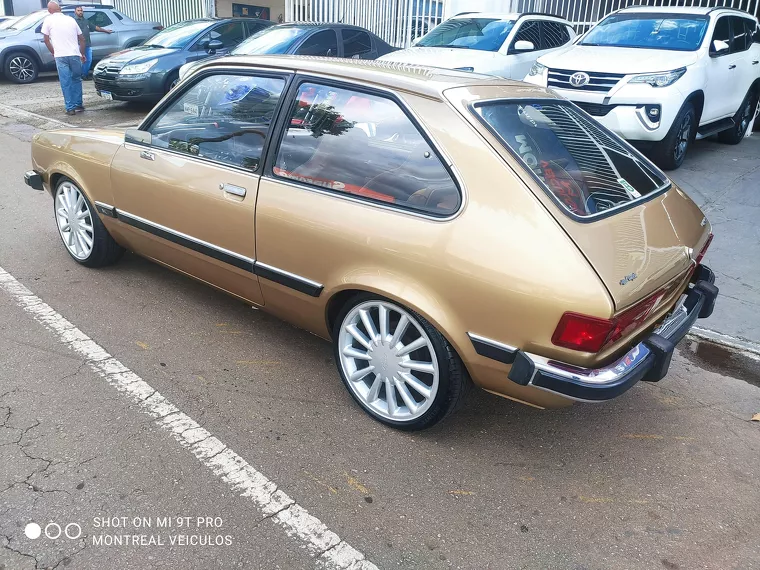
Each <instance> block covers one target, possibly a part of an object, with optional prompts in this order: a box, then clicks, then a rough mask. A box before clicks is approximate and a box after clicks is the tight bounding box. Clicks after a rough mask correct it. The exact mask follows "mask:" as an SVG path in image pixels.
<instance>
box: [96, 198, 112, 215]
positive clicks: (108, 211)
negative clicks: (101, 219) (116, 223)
mask: <svg viewBox="0 0 760 570" xmlns="http://www.w3.org/2000/svg"><path fill="white" fill-rule="evenodd" d="M95 209H96V210H97V211H98V212H100V213H101V214H103V215H104V216H106V217H108V218H115V217H116V208H114V207H113V206H109V205H108V204H104V203H103V202H95Z"/></svg>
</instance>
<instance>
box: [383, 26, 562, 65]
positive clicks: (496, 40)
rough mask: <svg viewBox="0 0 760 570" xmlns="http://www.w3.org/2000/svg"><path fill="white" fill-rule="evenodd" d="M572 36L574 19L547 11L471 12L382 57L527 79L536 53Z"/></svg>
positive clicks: (549, 49) (385, 59)
mask: <svg viewBox="0 0 760 570" xmlns="http://www.w3.org/2000/svg"><path fill="white" fill-rule="evenodd" d="M573 38H575V30H573V26H572V24H570V22H568V21H567V20H563V19H562V18H557V17H555V16H551V15H547V14H534V13H527V14H516V13H509V14H501V13H494V12H467V13H463V14H457V15H456V16H454V17H453V18H450V19H448V20H446V21H445V22H443V23H441V24H439V25H438V26H436V27H435V28H433V29H432V30H430V32H428V33H427V34H425V35H424V36H423V37H422V38H421V39H420V40H419V41H417V42H416V43H415V44H414V45H413V46H412V47H410V48H407V49H402V50H399V51H394V52H391V53H389V54H386V55H384V56H382V57H380V58H379V59H381V60H383V61H398V62H402V63H413V64H418V65H431V66H435V67H444V68H448V69H459V70H463V71H474V72H476V73H487V74H489V75H498V76H500V77H506V78H508V79H522V78H523V77H525V74H526V73H528V70H530V68H531V66H532V65H533V64H534V63H535V62H536V58H538V57H539V56H541V55H543V54H545V53H549V52H551V51H552V50H556V49H559V48H561V47H562V46H565V45H569V44H570V42H571V41H572V40H573Z"/></svg>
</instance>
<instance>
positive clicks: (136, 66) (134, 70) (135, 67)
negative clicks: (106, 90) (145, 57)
mask: <svg viewBox="0 0 760 570" xmlns="http://www.w3.org/2000/svg"><path fill="white" fill-rule="evenodd" d="M157 63H158V60H157V59H151V60H150V61H146V62H145V63H133V64H132V65H125V66H124V67H122V68H121V71H120V72H119V75H140V74H141V73H147V72H148V70H149V69H150V68H151V67H153V66H154V65H156V64H157Z"/></svg>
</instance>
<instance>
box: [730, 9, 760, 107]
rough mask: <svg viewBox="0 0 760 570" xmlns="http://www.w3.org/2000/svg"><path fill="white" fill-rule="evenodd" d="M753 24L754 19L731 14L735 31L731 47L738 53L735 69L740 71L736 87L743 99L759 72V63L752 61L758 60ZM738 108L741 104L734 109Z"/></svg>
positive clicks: (732, 26)
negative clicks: (754, 48) (754, 47)
mask: <svg viewBox="0 0 760 570" xmlns="http://www.w3.org/2000/svg"><path fill="white" fill-rule="evenodd" d="M753 24H754V20H750V19H748V18H743V17H741V16H731V30H732V32H733V34H732V35H733V37H732V40H731V49H732V51H734V52H736V54H737V58H736V60H735V61H734V63H735V65H736V69H735V71H736V72H738V73H737V74H736V76H737V82H736V89H737V91H738V95H740V96H741V100H742V101H743V100H744V97H745V96H746V94H747V92H748V91H749V89H750V87H752V84H753V83H754V81H755V79H757V73H758V69H757V68H758V64H754V65H753V63H752V61H754V60H757V57H756V55H757V54H756V53H754V54H753V52H755V50H753V46H754V45H755V44H753V42H752V39H753V38H752V36H753V28H754V25H753ZM753 55H754V57H753ZM739 104H741V102H740V103H739ZM738 108H739V105H737V106H736V109H734V110H738Z"/></svg>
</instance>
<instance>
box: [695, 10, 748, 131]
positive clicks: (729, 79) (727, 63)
mask: <svg viewBox="0 0 760 570" xmlns="http://www.w3.org/2000/svg"><path fill="white" fill-rule="evenodd" d="M731 19H732V18H731V16H721V17H720V18H718V20H717V21H716V22H715V28H714V30H713V34H712V36H711V38H710V47H709V53H710V57H709V61H707V62H706V66H707V81H706V82H705V86H704V91H705V103H704V108H703V110H702V119H701V120H700V124H705V123H710V122H712V121H715V120H718V119H723V118H725V117H729V116H731V115H733V114H734V113H735V112H736V110H737V109H738V108H739V105H740V104H741V101H742V99H744V95H745V93H746V90H745V91H744V93H741V94H740V93H739V89H738V88H735V86H736V84H737V82H738V81H739V74H740V71H737V69H738V65H737V60H739V59H741V58H742V54H741V53H736V52H734V51H731V50H729V52H728V53H725V54H717V53H715V50H714V42H715V41H716V40H719V41H722V42H725V43H726V44H728V45H729V46H732V44H733V36H732V33H731ZM726 86H731V88H730V89H727V88H726Z"/></svg>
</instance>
